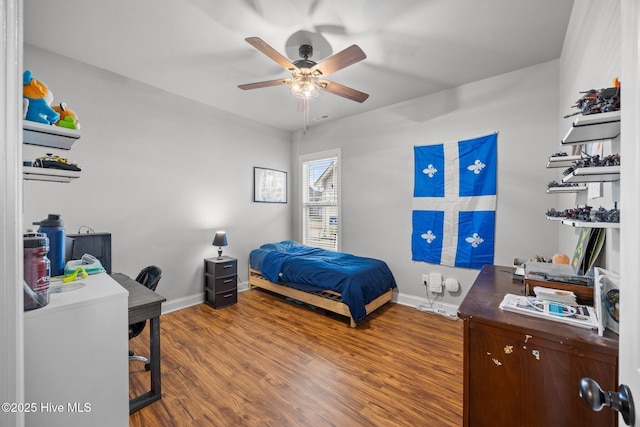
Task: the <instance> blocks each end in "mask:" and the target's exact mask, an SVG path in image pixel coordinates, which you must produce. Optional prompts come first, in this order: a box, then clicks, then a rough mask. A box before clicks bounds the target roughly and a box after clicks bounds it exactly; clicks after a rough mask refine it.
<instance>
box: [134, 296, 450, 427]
mask: <svg viewBox="0 0 640 427" xmlns="http://www.w3.org/2000/svg"><path fill="white" fill-rule="evenodd" d="M160 323H161V346H162V396H163V397H162V399H161V400H160V401H158V402H155V403H153V404H151V405H150V406H148V407H146V408H143V409H142V410H140V411H138V412H136V413H135V414H133V415H131V416H130V418H129V420H130V426H132V427H135V426H141V427H142V426H145V427H146V426H365V425H366V426H417V425H425V426H460V425H462V387H463V383H462V353H463V352H462V350H463V342H462V321H461V320H457V321H454V320H449V319H445V318H443V317H441V316H439V315H435V314H429V313H424V312H421V311H419V310H417V309H415V308H412V307H407V306H402V305H399V304H395V303H389V304H386V305H385V306H383V307H382V308H380V309H379V310H378V311H376V312H374V313H373V314H371V315H370V316H368V317H367V318H365V319H364V320H361V321H360V322H359V323H358V326H357V328H355V329H353V328H350V327H349V326H348V320H347V318H346V317H342V316H339V315H335V314H332V315H328V314H326V313H325V312H324V311H323V310H321V309H317V308H316V309H315V310H314V309H312V308H310V307H309V306H307V305H303V304H298V303H295V302H293V301H288V300H286V299H284V298H282V297H279V296H276V295H273V294H271V293H268V292H266V291H261V290H255V289H254V290H251V291H246V292H241V293H239V294H238V303H237V304H235V305H233V306H230V307H227V308H223V309H217V310H216V309H213V308H211V307H209V306H208V305H205V304H201V305H197V306H194V307H190V308H186V309H183V310H180V311H177V312H173V313H169V314H166V315H163V316H162V317H161V322H160ZM129 344H130V348H132V349H134V350H135V351H136V353H139V354H142V355H146V354H147V352H148V327H147V328H146V329H145V332H143V334H141V335H140V336H138V337H136V338H134V339H133V340H131V341H130V342H129ZM129 367H130V375H129V378H130V391H131V394H132V396H133V395H136V394H140V393H142V392H144V391H146V390H148V387H149V373H148V372H145V371H144V367H143V363H140V362H130V363H129Z"/></svg>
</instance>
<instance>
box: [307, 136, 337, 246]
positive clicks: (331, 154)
mask: <svg viewBox="0 0 640 427" xmlns="http://www.w3.org/2000/svg"><path fill="white" fill-rule="evenodd" d="M341 154H342V153H341V150H340V149H339V148H337V149H332V150H325V151H320V152H316V153H309V154H304V155H300V156H299V157H298V171H299V174H300V175H299V176H300V177H301V179H300V190H299V197H300V209H299V215H300V241H301V243H303V244H305V245H309V243H308V242H307V241H306V240H305V239H306V233H305V225H306V222H307V221H306V219H307V218H306V212H307V208H308V207H313V206H314V205H310V204H309V203H308V201H307V200H306V199H305V194H306V192H307V188H308V187H307V184H308V182H307V176H305V174H304V169H305V164H307V163H312V162H317V161H321V160H325V159H332V158H335V159H336V168H335V173H336V174H337V178H336V183H337V184H336V185H337V196H336V202H335V206H336V210H337V216H338V223H337V224H336V228H337V229H336V245H335V249H329V250H335V251H340V250H341V248H342V225H341V224H342V155H341ZM309 246H313V245H309Z"/></svg>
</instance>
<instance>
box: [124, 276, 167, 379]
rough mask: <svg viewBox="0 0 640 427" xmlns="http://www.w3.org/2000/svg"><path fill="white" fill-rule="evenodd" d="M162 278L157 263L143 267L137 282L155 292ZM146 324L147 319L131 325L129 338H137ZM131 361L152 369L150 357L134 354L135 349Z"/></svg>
mask: <svg viewBox="0 0 640 427" xmlns="http://www.w3.org/2000/svg"><path fill="white" fill-rule="evenodd" d="M161 278H162V270H161V269H160V267H157V266H155V265H150V266H148V267H145V268H143V269H142V271H140V274H138V277H136V282H138V283H140V284H143V285H144V286H146V287H147V288H149V289H151V290H152V291H154V292H155V291H156V288H157V287H158V283H159V282H160V279H161ZM146 324H147V321H146V320H143V321H142V322H138V323H134V324H133V325H129V339H131V338H135V337H137V336H138V335H140V334H141V333H142V331H143V330H144V327H145V325H146ZM129 361H130V362H131V361H138V362H144V368H145V369H146V370H147V371H148V370H149V369H151V365H150V364H149V359H147V358H146V357H142V356H136V355H134V354H133V350H129Z"/></svg>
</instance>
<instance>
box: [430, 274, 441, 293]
mask: <svg viewBox="0 0 640 427" xmlns="http://www.w3.org/2000/svg"><path fill="white" fill-rule="evenodd" d="M429 290H430V291H431V292H433V293H436V294H439V293H440V292H442V274H440V273H431V274H429Z"/></svg>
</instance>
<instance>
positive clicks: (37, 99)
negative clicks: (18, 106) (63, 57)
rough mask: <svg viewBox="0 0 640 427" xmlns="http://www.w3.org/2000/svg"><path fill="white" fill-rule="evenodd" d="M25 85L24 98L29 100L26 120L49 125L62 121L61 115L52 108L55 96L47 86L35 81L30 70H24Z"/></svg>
mask: <svg viewBox="0 0 640 427" xmlns="http://www.w3.org/2000/svg"><path fill="white" fill-rule="evenodd" d="M23 85H24V86H23V92H22V96H23V98H26V99H27V100H29V105H28V107H27V114H26V116H25V119H26V120H30V121H32V122H38V123H44V124H47V125H52V124H55V123H56V122H57V121H58V120H59V119H60V114H58V113H57V112H56V111H55V110H54V109H53V108H51V106H50V105H51V103H52V102H53V94H52V93H51V91H49V89H48V88H47V85H45V84H44V83H42V82H41V81H38V80H36V79H34V78H33V75H32V74H31V71H29V70H24V75H23Z"/></svg>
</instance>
